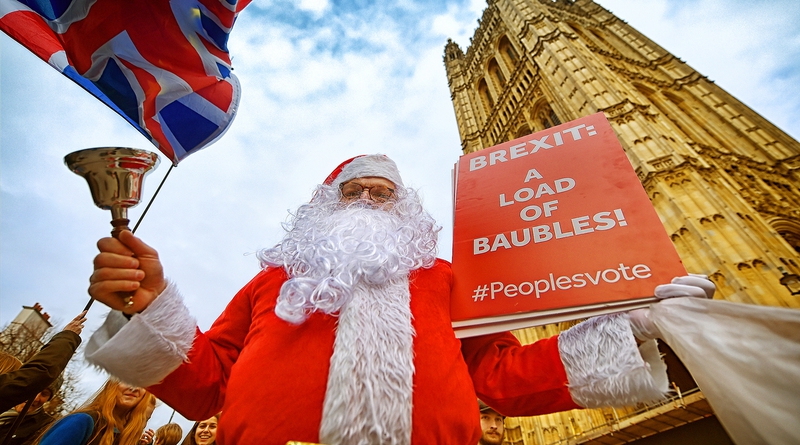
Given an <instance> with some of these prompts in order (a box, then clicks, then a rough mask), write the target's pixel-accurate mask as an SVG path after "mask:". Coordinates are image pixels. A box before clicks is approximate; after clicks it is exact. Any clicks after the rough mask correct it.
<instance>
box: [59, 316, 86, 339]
mask: <svg viewBox="0 0 800 445" xmlns="http://www.w3.org/2000/svg"><path fill="white" fill-rule="evenodd" d="M86 312H87V311H83V312H81V313H80V314H78V316H77V317H75V318H73V319H72V321H70V322H69V323H67V325H66V326H64V330H65V331H72V332H74V333H76V334H78V335H81V331H83V324H84V323H86Z"/></svg>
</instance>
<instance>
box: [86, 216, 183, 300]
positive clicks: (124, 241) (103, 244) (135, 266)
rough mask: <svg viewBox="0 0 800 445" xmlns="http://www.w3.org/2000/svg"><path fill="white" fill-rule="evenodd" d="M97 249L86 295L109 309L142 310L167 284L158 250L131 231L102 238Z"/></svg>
mask: <svg viewBox="0 0 800 445" xmlns="http://www.w3.org/2000/svg"><path fill="white" fill-rule="evenodd" d="M97 248H98V249H99V250H100V253H99V254H98V255H97V256H96V257H95V258H94V273H92V276H91V278H90V279H89V282H90V283H91V284H90V285H89V295H91V296H92V298H94V299H95V300H97V301H99V302H101V303H103V304H105V305H106V306H108V307H110V308H111V309H115V310H118V311H122V312H123V313H125V314H129V315H130V314H134V313H137V312H142V311H143V310H145V309H147V307H149V306H150V304H151V303H152V302H153V300H155V299H156V297H158V296H159V295H160V294H161V293H162V292H163V291H164V289H165V288H166V287H167V282H166V280H165V279H164V269H163V267H162V266H161V261H160V260H159V259H158V252H156V250H155V249H153V248H152V247H150V246H148V245H147V244H145V243H144V242H143V241H142V240H141V239H139V238H137V237H135V236H134V235H133V234H132V233H131V232H129V231H127V230H126V231H123V232H122V233H120V235H119V239H117V238H103V239H101V240H100V241H98V242H97Z"/></svg>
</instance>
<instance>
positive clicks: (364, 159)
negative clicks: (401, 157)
mask: <svg viewBox="0 0 800 445" xmlns="http://www.w3.org/2000/svg"><path fill="white" fill-rule="evenodd" d="M367 176H377V177H379V178H386V179H388V180H390V181H392V182H393V183H394V185H396V186H399V187H402V186H403V180H402V179H401V178H400V171H399V170H398V169H397V164H395V163H394V161H392V160H391V159H389V157H388V156H386V155H381V154H376V155H365V156H359V157H357V158H353V160H352V161H350V162H349V163H348V164H347V165H345V166H344V168H343V169H342V172H341V173H339V175H338V176H336V179H334V180H333V183H332V184H331V185H333V186H334V187H338V186H339V184H341V183H343V182H347V181H349V180H351V179H356V178H364V177H367Z"/></svg>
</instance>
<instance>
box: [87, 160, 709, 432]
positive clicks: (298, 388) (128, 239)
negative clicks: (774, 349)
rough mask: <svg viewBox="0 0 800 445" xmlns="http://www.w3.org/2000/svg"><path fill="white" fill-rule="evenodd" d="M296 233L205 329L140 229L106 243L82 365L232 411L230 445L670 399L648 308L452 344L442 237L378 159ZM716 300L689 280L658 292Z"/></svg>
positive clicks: (300, 221)
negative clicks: (95, 322)
mask: <svg viewBox="0 0 800 445" xmlns="http://www.w3.org/2000/svg"><path fill="white" fill-rule="evenodd" d="M286 230H287V233H286V235H285V237H284V238H283V240H282V241H281V243H280V244H278V245H277V246H275V247H272V248H269V249H264V250H262V251H261V252H259V259H260V261H261V264H262V266H263V270H262V271H261V272H260V273H259V274H258V275H257V276H256V277H255V278H253V280H252V281H250V283H248V284H247V285H246V286H245V287H244V288H242V289H241V290H240V291H239V293H237V294H236V296H234V298H233V299H232V300H231V302H230V303H229V305H228V306H227V308H226V309H225V311H224V312H223V313H222V315H220V317H219V318H218V319H217V320H216V322H215V323H214V325H213V326H212V327H211V328H210V329H209V330H208V331H207V332H200V330H199V329H197V327H196V323H195V320H194V318H193V317H192V316H191V315H190V314H189V311H188V309H187V308H186V307H185V306H184V304H183V299H182V297H181V296H180V293H179V290H178V286H177V285H176V284H175V283H173V282H170V281H167V280H166V279H165V278H164V274H163V270H162V267H161V263H160V262H159V260H158V254H157V253H156V251H155V250H153V249H152V248H150V247H149V246H147V245H146V244H144V243H143V242H142V241H141V240H139V239H138V238H136V237H134V236H133V235H132V234H131V233H130V232H123V233H122V234H121V235H120V236H119V239H114V238H104V239H102V240H100V241H99V242H98V247H99V249H100V254H99V255H98V256H97V257H96V258H95V271H94V273H93V274H92V277H91V285H90V288H89V293H90V294H91V295H92V297H94V298H95V299H97V300H98V301H101V302H103V303H105V304H106V305H108V306H110V307H111V308H112V309H115V310H112V311H111V312H110V313H109V315H108V318H107V319H106V321H105V323H104V325H103V326H102V327H101V328H100V329H99V330H98V331H97V332H95V334H94V335H93V336H92V338H91V340H90V341H89V344H88V345H87V348H86V355H87V359H88V360H89V361H90V362H91V363H93V364H95V365H97V366H100V367H103V368H105V369H106V370H108V371H109V372H110V373H111V374H113V375H115V376H117V377H119V378H121V379H122V380H124V381H126V382H129V383H131V384H136V385H139V386H145V387H148V389H149V390H150V391H152V392H153V393H154V394H156V395H157V396H158V398H160V399H162V400H164V401H165V402H166V403H167V404H169V405H170V406H172V407H173V408H175V409H177V410H178V412H180V413H181V414H183V415H184V416H186V417H187V418H189V419H206V418H208V417H210V416H212V415H214V414H215V413H217V412H220V411H222V417H221V419H220V423H219V432H218V435H217V439H218V442H219V443H222V444H285V443H286V442H287V441H289V440H296V441H304V442H319V443H325V444H410V443H415V444H458V445H464V444H474V443H477V442H478V440H479V439H480V437H481V426H480V421H479V416H478V415H476V412H477V398H480V399H481V400H483V401H484V402H486V403H487V404H489V405H490V406H492V407H493V408H495V409H497V410H498V411H499V412H501V413H503V414H504V415H509V416H529V415H537V414H544V413H551V412H557V411H563V410H568V409H574V408H581V407H598V406H607V405H631V404H635V403H638V402H643V401H653V400H657V399H660V398H662V397H663V396H664V394H665V393H666V392H667V390H668V386H667V383H668V382H667V378H666V373H665V366H664V365H663V363H662V362H661V361H660V359H659V355H658V351H657V349H656V345H655V341H652V340H649V341H644V342H642V345H641V346H640V347H637V340H636V337H635V336H634V335H635V334H636V335H637V336H638V337H639V338H640V340H646V339H647V338H650V339H652V338H654V337H656V336H658V330H657V329H656V328H655V327H654V326H653V325H652V324H651V323H648V318H647V315H648V314H647V310H639V311H636V312H634V313H631V314H615V315H610V316H603V317H597V318H593V319H590V320H588V321H586V322H583V323H581V324H579V325H577V326H575V327H573V328H571V329H569V330H567V331H565V332H562V333H561V334H560V335H558V336H557V337H553V338H550V339H545V340H542V341H539V342H537V343H534V344H532V345H527V346H521V345H520V344H519V342H518V341H517V340H516V339H515V338H514V337H513V336H512V335H511V334H509V333H501V334H493V335H486V336H481V337H474V338H468V339H462V340H459V339H457V338H456V337H455V335H454V334H453V330H452V328H451V324H450V314H449V308H450V289H451V285H452V280H453V276H452V271H451V268H450V264H449V263H447V262H446V261H442V260H439V259H437V258H436V239H437V233H438V230H439V228H438V227H437V226H436V224H435V222H434V221H433V219H432V218H431V216H430V215H429V214H428V213H427V212H425V210H424V209H423V208H422V205H421V202H420V199H419V197H418V196H417V194H416V192H415V191H414V190H413V189H411V188H407V187H405V186H404V185H403V181H402V179H401V178H400V174H399V172H398V170H397V167H396V165H395V163H394V162H393V161H392V160H390V159H389V158H388V157H386V156H384V155H368V156H360V157H356V158H354V159H351V160H349V161H346V162H345V163H343V164H342V165H340V166H339V167H338V168H337V169H336V170H335V171H334V172H333V173H332V174H331V175H330V176H329V177H328V178H327V180H326V181H325V182H324V183H323V184H321V185H320V186H318V187H317V189H316V191H315V194H314V196H313V198H312V200H311V202H309V203H307V204H304V205H302V206H300V208H299V209H298V210H297V212H296V213H294V214H293V215H292V220H291V221H290V222H289V223H288V224H287V226H286ZM713 291H714V286H713V284H712V283H711V282H710V281H708V280H705V279H702V278H697V277H682V278H679V279H677V281H675V280H674V281H673V283H672V284H667V285H663V286H659V288H657V289H656V295H657V296H660V297H669V296H698V297H707V296H710V295H711V294H713ZM143 357H145V358H146V360H143V359H142V358H143Z"/></svg>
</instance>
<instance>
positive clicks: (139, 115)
mask: <svg viewBox="0 0 800 445" xmlns="http://www.w3.org/2000/svg"><path fill="white" fill-rule="evenodd" d="M249 2H250V0H238V1H237V0H149V1H132V0H0V29H1V30H3V32H5V33H6V34H8V35H9V36H10V37H11V38H13V39H14V40H16V41H17V42H19V43H21V44H22V45H23V46H25V47H26V48H28V49H29V50H31V51H32V52H33V53H35V54H36V55H37V56H38V57H39V58H41V59H42V60H44V61H45V62H47V63H49V64H50V65H51V66H52V67H53V68H56V69H57V70H59V71H60V72H61V73H63V74H64V75H65V76H67V77H69V78H70V79H72V80H73V81H75V82H76V83H78V84H79V85H80V86H81V87H83V88H84V89H86V90H87V91H88V92H90V93H92V94H93V95H94V96H96V97H97V98H98V99H100V100H102V101H103V102H104V103H105V104H106V105H108V106H109V107H111V108H112V109H114V110H115V111H116V112H117V113H119V114H120V116H122V117H123V118H125V119H126V120H127V121H128V122H129V123H130V124H131V125H133V126H134V127H135V128H136V129H137V130H139V131H140V132H141V133H142V134H143V135H145V137H147V138H148V139H149V140H150V141H151V142H152V143H153V144H154V145H155V146H156V147H157V148H158V149H159V150H160V151H161V152H162V153H164V154H165V155H166V156H168V157H169V158H170V159H171V160H172V162H173V163H174V164H177V163H178V162H179V161H180V160H182V159H183V158H185V157H186V156H188V155H190V154H192V153H194V152H195V151H198V150H200V149H201V148H203V147H205V146H207V145H208V144H210V143H211V142H213V141H214V140H215V139H216V138H218V137H219V136H221V135H222V134H223V133H224V132H225V130H226V129H227V127H228V125H230V123H231V121H232V120H233V117H234V115H235V114H236V108H237V105H238V102H239V94H240V90H239V82H238V81H237V79H236V77H235V76H234V75H233V73H232V72H231V69H232V68H231V61H230V57H229V55H228V48H227V41H228V35H229V33H230V31H231V28H232V27H233V23H234V21H235V20H236V15H237V14H238V13H239V12H240V11H241V10H242V9H243V8H244V7H245V6H246V5H247V4H248V3H249Z"/></svg>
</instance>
